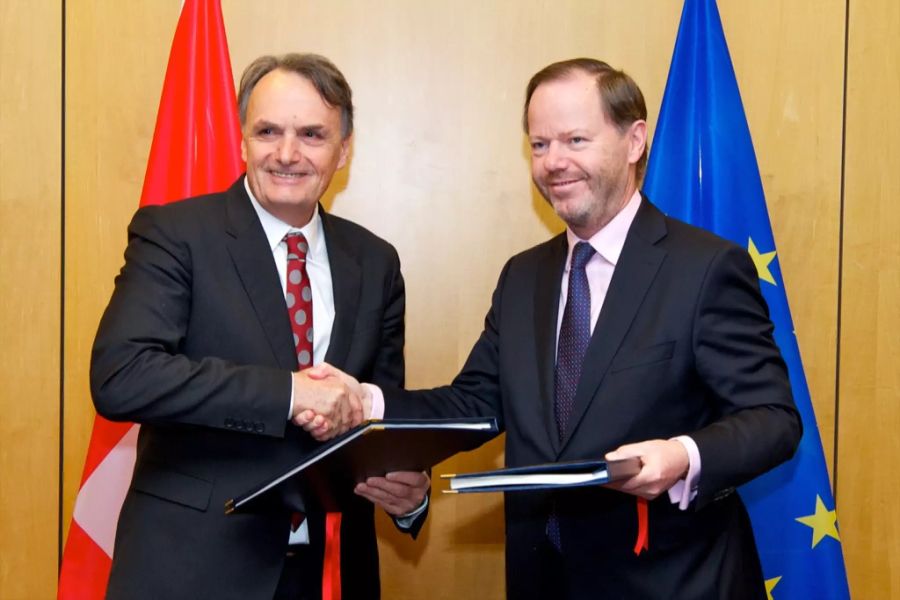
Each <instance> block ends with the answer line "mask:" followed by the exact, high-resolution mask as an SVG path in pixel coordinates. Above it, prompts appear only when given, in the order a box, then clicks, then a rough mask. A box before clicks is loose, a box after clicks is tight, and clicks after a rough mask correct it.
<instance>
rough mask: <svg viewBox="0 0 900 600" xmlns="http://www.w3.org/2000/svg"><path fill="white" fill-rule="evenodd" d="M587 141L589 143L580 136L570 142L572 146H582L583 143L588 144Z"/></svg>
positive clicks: (574, 137)
mask: <svg viewBox="0 0 900 600" xmlns="http://www.w3.org/2000/svg"><path fill="white" fill-rule="evenodd" d="M586 141H587V139H586V138H583V137H581V136H580V135H576V136H573V137H572V138H571V139H570V140H569V142H570V143H572V144H581V143H583V142H586Z"/></svg>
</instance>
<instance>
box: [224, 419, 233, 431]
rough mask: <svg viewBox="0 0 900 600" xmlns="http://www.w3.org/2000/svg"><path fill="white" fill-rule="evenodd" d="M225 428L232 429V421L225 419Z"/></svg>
mask: <svg viewBox="0 0 900 600" xmlns="http://www.w3.org/2000/svg"><path fill="white" fill-rule="evenodd" d="M225 427H227V428H228V429H232V428H233V427H234V419H225Z"/></svg>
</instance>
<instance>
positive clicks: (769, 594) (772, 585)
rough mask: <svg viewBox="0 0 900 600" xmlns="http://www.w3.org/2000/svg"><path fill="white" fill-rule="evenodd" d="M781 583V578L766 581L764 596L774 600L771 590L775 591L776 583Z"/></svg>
mask: <svg viewBox="0 0 900 600" xmlns="http://www.w3.org/2000/svg"><path fill="white" fill-rule="evenodd" d="M779 581H781V577H773V578H772V579H766V596H767V597H768V599H769V600H775V599H774V598H773V597H772V590H774V589H775V586H776V585H778V582H779Z"/></svg>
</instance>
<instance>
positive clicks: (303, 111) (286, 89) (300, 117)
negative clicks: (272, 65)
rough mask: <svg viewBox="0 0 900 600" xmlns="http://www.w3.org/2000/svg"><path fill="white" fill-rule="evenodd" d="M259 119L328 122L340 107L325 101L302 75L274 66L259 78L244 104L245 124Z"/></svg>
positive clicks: (336, 114) (338, 115) (338, 117)
mask: <svg viewBox="0 0 900 600" xmlns="http://www.w3.org/2000/svg"><path fill="white" fill-rule="evenodd" d="M260 119H265V120H268V121H275V122H280V121H303V122H307V121H310V122H317V123H322V124H328V123H329V122H331V121H339V120H340V110H338V109H337V108H336V107H332V106H329V105H328V104H326V103H325V101H324V100H323V99H322V96H321V95H320V94H319V91H318V90H317V89H316V88H315V86H314V85H313V84H312V82H310V81H309V80H308V79H306V78H305V77H303V76H301V75H298V74H297V73H293V72H290V71H283V70H280V69H276V70H274V71H272V72H270V73H266V75H264V76H263V77H262V78H261V79H260V80H259V82H258V83H257V84H256V87H254V88H253V92H251V94H250V99H249V101H248V103H247V123H253V122H255V121H257V120H260Z"/></svg>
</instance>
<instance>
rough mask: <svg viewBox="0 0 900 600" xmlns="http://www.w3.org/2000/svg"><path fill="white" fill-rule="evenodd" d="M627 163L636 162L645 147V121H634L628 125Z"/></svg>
mask: <svg viewBox="0 0 900 600" xmlns="http://www.w3.org/2000/svg"><path fill="white" fill-rule="evenodd" d="M627 135H628V163H629V164H632V165H633V164H636V163H637V161H638V160H639V159H640V158H641V155H642V154H643V153H644V148H646V147H647V122H646V121H644V120H643V119H641V120H638V121H635V122H634V123H632V124H631V125H630V126H629V127H628V133H627Z"/></svg>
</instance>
